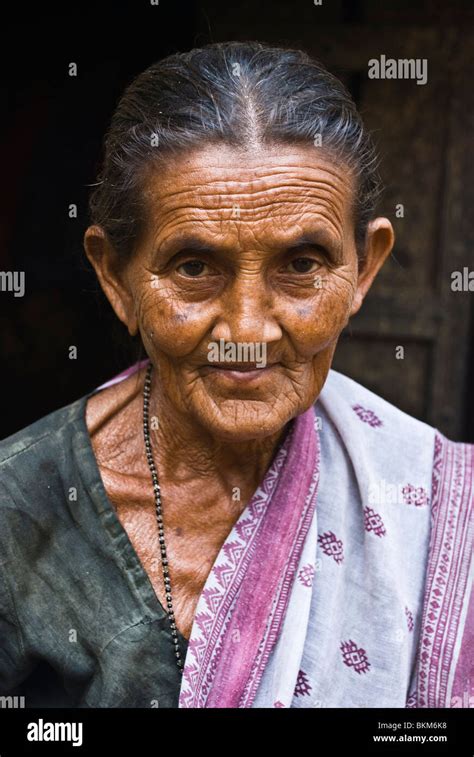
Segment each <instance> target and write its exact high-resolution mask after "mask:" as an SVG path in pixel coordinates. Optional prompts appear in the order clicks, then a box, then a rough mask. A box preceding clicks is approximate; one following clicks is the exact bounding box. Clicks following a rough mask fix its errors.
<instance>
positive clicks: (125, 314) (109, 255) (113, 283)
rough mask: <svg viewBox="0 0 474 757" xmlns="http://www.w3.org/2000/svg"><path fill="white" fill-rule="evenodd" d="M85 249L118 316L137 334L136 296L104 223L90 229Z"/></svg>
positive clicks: (133, 334)
mask: <svg viewBox="0 0 474 757" xmlns="http://www.w3.org/2000/svg"><path fill="white" fill-rule="evenodd" d="M84 249H85V252H86V255H87V258H88V260H89V262H90V264H91V265H92V267H93V268H94V270H95V273H96V275H97V278H98V279H99V283H100V286H101V287H102V290H103V292H104V294H105V296H106V297H107V299H108V301H109V302H110V304H111V306H112V308H113V310H114V312H115V314H116V316H117V318H119V319H120V320H121V321H122V323H123V324H124V325H125V326H126V327H127V329H128V333H129V334H130V336H135V334H137V332H138V323H137V319H136V316H135V307H134V303H133V298H132V295H131V292H130V291H129V288H128V286H127V282H126V279H125V277H124V276H123V268H121V267H120V266H118V265H117V255H116V253H115V250H114V249H113V246H112V244H111V243H110V241H109V240H108V238H107V235H106V234H105V232H104V230H103V229H102V228H101V227H100V226H96V225H94V226H89V228H88V229H87V230H86V232H85V234H84Z"/></svg>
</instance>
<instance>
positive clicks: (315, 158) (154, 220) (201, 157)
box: [143, 145, 354, 239]
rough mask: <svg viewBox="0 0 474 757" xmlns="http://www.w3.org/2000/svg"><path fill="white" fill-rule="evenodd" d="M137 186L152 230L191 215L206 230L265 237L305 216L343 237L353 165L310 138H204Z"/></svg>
mask: <svg viewBox="0 0 474 757" xmlns="http://www.w3.org/2000/svg"><path fill="white" fill-rule="evenodd" d="M143 189H144V196H145V202H146V206H147V217H148V220H149V221H150V222H151V223H150V226H151V229H152V232H153V235H154V236H155V237H160V238H163V239H164V238H165V237H167V236H169V235H170V234H172V233H174V232H180V233H181V232H184V231H187V230H188V229H189V228H190V227H191V226H192V227H193V228H194V230H195V229H196V222H199V224H200V231H202V232H204V233H206V232H207V233H209V234H216V233H218V234H232V233H237V232H238V233H239V235H240V234H242V233H244V234H245V231H247V232H248V233H249V234H250V235H252V236H253V237H254V236H255V234H259V235H265V236H266V237H268V238H270V237H271V236H272V235H278V236H279V237H281V235H282V234H285V232H288V231H289V228H288V226H289V224H291V225H293V226H295V225H298V226H302V225H305V226H306V225H307V224H308V222H311V223H312V225H314V224H316V225H317V226H319V227H322V228H324V227H325V228H326V229H327V230H328V231H332V232H333V233H334V234H335V235H336V236H337V237H339V238H341V237H342V236H344V233H345V231H346V230H347V227H348V226H352V222H353V204H354V178H353V175H352V172H351V171H350V170H349V169H348V167H347V166H345V165H343V164H341V163H340V162H339V161H337V160H335V159H332V158H331V157H330V156H329V155H328V154H325V153H323V152H322V150H321V148H317V147H313V146H306V145H295V146H288V145H282V146H278V147H276V146H272V147H265V148H259V149H254V150H248V151H245V152H244V151H241V150H236V149H235V148H232V147H230V146H227V145H209V146H206V147H205V148H201V149H195V150H193V151H190V152H189V154H186V155H184V154H180V155H179V156H176V157H172V158H170V160H169V162H168V163H166V164H165V165H164V166H160V167H159V168H152V169H150V171H149V172H148V175H147V176H146V179H145V181H144V187H143ZM225 222H227V223H225ZM244 222H245V223H244Z"/></svg>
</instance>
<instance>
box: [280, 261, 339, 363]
mask: <svg viewBox="0 0 474 757" xmlns="http://www.w3.org/2000/svg"><path fill="white" fill-rule="evenodd" d="M353 297H354V284H353V282H352V280H351V279H350V278H349V277H341V276H339V275H337V274H334V273H332V274H330V275H328V276H327V277H325V278H324V279H322V281H321V285H320V287H317V288H316V287H315V294H314V295H312V297H311V301H307V302H305V303H304V304H303V303H298V304H297V305H296V306H295V305H293V307H288V308H287V310H286V315H285V323H284V327H285V329H286V331H287V332H288V333H289V334H290V335H291V339H292V342H293V344H294V345H295V348H296V350H297V352H298V354H299V355H300V356H302V357H306V358H311V357H312V356H313V355H314V354H315V353H317V352H320V351H321V350H323V349H324V348H325V347H327V346H328V345H329V344H331V343H332V342H334V341H335V340H336V339H337V337H338V336H339V334H340V333H341V331H342V329H343V328H344V327H345V326H346V325H347V323H348V320H349V316H350V310H351V304H352V300H353Z"/></svg>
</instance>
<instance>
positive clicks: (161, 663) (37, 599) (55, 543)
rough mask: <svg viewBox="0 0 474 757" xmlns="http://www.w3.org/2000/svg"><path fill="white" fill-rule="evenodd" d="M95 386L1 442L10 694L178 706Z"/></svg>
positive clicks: (161, 625)
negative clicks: (94, 409) (102, 441)
mask: <svg viewBox="0 0 474 757" xmlns="http://www.w3.org/2000/svg"><path fill="white" fill-rule="evenodd" d="M92 393H93V392H91V393H90V394H87V395H84V396H83V397H81V398H80V399H78V400H76V401H75V402H73V403H71V404H70V405H67V406H66V407H63V408H61V409H59V410H56V411H55V412H53V413H50V414H49V415H47V416H45V417H44V418H41V419H40V420H39V421H37V422H36V423H33V424H31V425H30V426H28V427H26V428H24V429H23V430H21V431H19V432H18V433H16V434H14V435H13V436H10V437H8V438H7V439H5V440H4V441H2V442H0V696H8V695H11V696H24V697H25V707H177V706H178V696H179V688H180V685H181V673H180V671H179V669H178V667H177V665H176V660H175V656H174V647H173V641H172V636H171V629H170V624H169V620H168V617H167V614H166V612H165V610H164V608H163V606H162V605H161V604H160V602H159V600H158V599H157V597H156V594H155V592H154V590H153V587H152V585H151V582H150V580H149V578H148V575H147V573H146V572H145V570H144V568H143V566H142V564H141V562H140V560H139V558H138V555H137V553H136V552H135V550H134V548H133V546H132V543H131V542H130V540H129V538H128V535H127V533H126V531H125V530H124V528H123V526H122V525H121V523H120V521H119V519H118V517H117V514H116V512H115V510H114V507H113V505H112V504H111V502H110V500H109V499H108V497H107V495H106V492H105V488H104V485H103V482H102V479H101V476H100V472H99V468H98V465H97V460H96V458H95V455H94V451H93V448H92V444H91V439H90V436H89V432H88V429H87V425H86V420H85V410H86V403H87V399H88V397H89V396H91V394H92ZM179 642H180V645H181V646H180V649H181V654H182V657H183V659H184V658H185V656H186V650H187V645H188V642H187V640H186V639H185V638H184V637H183V636H182V635H181V634H179Z"/></svg>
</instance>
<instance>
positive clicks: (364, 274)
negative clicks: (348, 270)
mask: <svg viewBox="0 0 474 757" xmlns="http://www.w3.org/2000/svg"><path fill="white" fill-rule="evenodd" d="M394 242H395V232H394V231H393V227H392V224H391V223H390V221H389V220H388V218H375V219H374V220H373V221H370V222H369V224H368V225H367V233H366V239H365V250H364V265H363V267H362V268H361V269H360V271H359V275H358V280H357V290H356V293H355V296H354V300H353V303H352V308H351V316H352V315H355V313H357V311H358V310H359V309H360V307H361V305H362V303H363V301H364V298H365V296H366V294H367V292H368V291H369V289H370V287H371V286H372V283H373V281H374V279H375V277H376V275H377V274H378V272H379V271H380V269H381V268H382V266H383V264H384V263H385V261H386V259H387V257H388V256H389V255H390V252H391V251H392V249H393V245H394Z"/></svg>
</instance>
